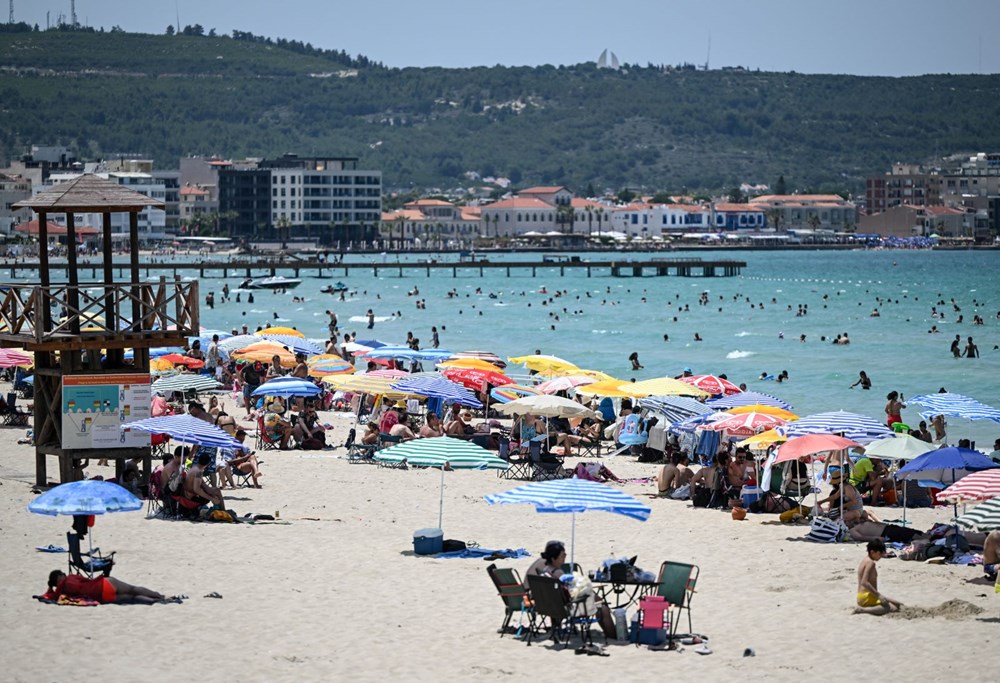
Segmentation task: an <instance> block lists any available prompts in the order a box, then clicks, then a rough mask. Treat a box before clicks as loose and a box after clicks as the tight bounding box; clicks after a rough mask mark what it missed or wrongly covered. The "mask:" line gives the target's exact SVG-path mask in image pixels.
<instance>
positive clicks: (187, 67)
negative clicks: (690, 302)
mask: <svg viewBox="0 0 1000 683" xmlns="http://www.w3.org/2000/svg"><path fill="white" fill-rule="evenodd" d="M244 38H245V36H244ZM414 49H418V48H417V47H415V48H414ZM372 52H377V46H373V48H372ZM33 143H34V144H68V145H70V146H72V147H73V148H75V149H76V150H77V151H78V153H79V155H80V156H81V157H82V158H87V159H92V158H100V157H103V156H107V155H110V154H115V153H141V154H144V155H147V156H149V157H152V158H154V159H155V160H156V164H157V166H158V167H164V168H170V167H176V165H177V159H178V158H179V157H181V156H185V155H192V154H220V155H223V156H226V157H234V158H235V157H240V156H271V155H277V154H281V153H284V152H289V151H294V152H298V153H299V154H302V155H308V154H323V155H348V156H358V157H360V158H361V159H362V163H363V164H364V165H365V166H368V167H372V168H381V169H382V170H383V172H384V182H385V184H386V186H387V187H399V186H407V185H410V184H415V185H418V186H428V185H440V186H454V185H457V184H460V183H462V182H464V181H462V180H461V179H462V174H463V173H464V172H466V171H476V172H478V173H480V174H482V175H484V176H486V175H506V176H509V177H511V178H512V179H513V180H514V181H515V182H522V183H532V184H535V183H544V184H549V183H556V184H565V185H568V186H571V187H574V188H577V189H578V190H582V189H583V188H585V187H586V185H587V184H588V183H593V185H594V186H595V187H597V188H602V187H611V188H620V187H623V186H626V185H628V186H631V187H644V188H647V189H669V190H674V191H676V190H681V189H682V188H686V189H689V190H696V189H702V188H707V189H719V188H725V187H730V186H732V185H733V184H735V183H738V182H744V181H746V182H765V183H773V182H774V181H775V179H776V178H777V177H778V175H779V174H783V175H784V176H785V178H786V179H787V180H788V183H789V188H799V189H806V188H809V189H813V190H837V189H851V190H859V189H860V188H861V187H863V179H864V177H865V176H867V175H869V174H873V173H881V172H883V171H884V170H886V169H887V168H888V166H889V165H890V164H891V163H892V162H894V161H920V162H925V161H931V160H933V159H935V158H936V157H938V156H940V155H945V154H951V153H955V152H975V151H996V150H1000V76H995V75H990V76H953V75H935V76H923V77H918V78H870V77H857V76H833V75H829V76H828V75H808V76H807V75H801V74H795V73H761V72H749V71H741V70H716V71H695V70H692V69H679V70H678V69H669V70H663V69H661V68H659V67H653V66H637V65H626V68H625V69H623V70H622V71H620V72H613V71H610V70H605V69H601V70H599V69H597V68H596V66H595V65H594V64H581V65H576V66H570V67H558V68H557V67H552V66H541V67H536V68H507V67H499V66H498V67H491V68H485V67H484V68H472V69H440V68H425V69H416V68H414V69H386V68H383V67H382V66H380V65H378V64H374V63H372V62H370V61H369V60H368V59H365V58H363V57H359V58H351V57H349V56H348V55H346V54H344V53H342V52H341V53H337V52H324V51H320V50H315V49H313V48H311V47H310V46H305V45H302V44H301V43H294V42H288V41H270V42H262V41H261V40H259V39H257V40H247V39H242V40H236V39H234V38H233V37H229V36H223V37H208V36H187V35H177V36H154V35H140V34H128V33H122V32H117V31H116V32H111V33H97V32H85V31H57V30H51V31H42V32H37V31H36V32H21V33H0V157H4V158H8V159H9V158H11V157H16V156H18V155H19V154H21V153H23V152H24V151H25V149H26V148H27V147H28V146H29V145H30V144H33ZM466 184H467V183H466Z"/></svg>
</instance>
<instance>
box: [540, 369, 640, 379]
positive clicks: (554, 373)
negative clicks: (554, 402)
mask: <svg viewBox="0 0 1000 683" xmlns="http://www.w3.org/2000/svg"><path fill="white" fill-rule="evenodd" d="M537 374H538V375H539V376H540V377H563V376H566V375H573V376H577V375H582V376H584V377H590V378H592V379H593V380H594V381H595V382H602V381H604V380H615V378H614V377H612V376H611V375H609V374H608V373H606V372H601V371H600V370H588V369H587V368H560V369H558V370H542V371H541V372H539V373H537ZM617 381H619V382H620V381H621V380H617Z"/></svg>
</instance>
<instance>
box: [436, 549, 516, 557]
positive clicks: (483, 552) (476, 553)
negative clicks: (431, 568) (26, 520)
mask: <svg viewBox="0 0 1000 683" xmlns="http://www.w3.org/2000/svg"><path fill="white" fill-rule="evenodd" d="M491 555H497V556H499V557H502V558H504V559H515V558H519V557H531V553H529V552H528V551H527V550H525V549H524V548H518V549H517V550H511V549H510V548H507V549H505V550H490V549H489V548H466V549H465V550H456V551H455V552H451V553H438V554H437V555H435V556H434V557H439V558H444V559H454V558H456V557H461V558H469V557H473V558H482V557H490V556H491Z"/></svg>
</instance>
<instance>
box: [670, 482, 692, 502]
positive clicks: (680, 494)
mask: <svg viewBox="0 0 1000 683" xmlns="http://www.w3.org/2000/svg"><path fill="white" fill-rule="evenodd" d="M690 496H691V484H684V485H683V486H678V487H677V488H676V489H674V492H673V493H671V494H670V497H671V498H672V499H674V500H687V499H688V498H689V497H690Z"/></svg>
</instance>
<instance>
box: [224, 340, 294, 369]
mask: <svg viewBox="0 0 1000 683" xmlns="http://www.w3.org/2000/svg"><path fill="white" fill-rule="evenodd" d="M231 355H232V357H233V358H235V359H236V360H238V361H258V360H259V361H260V362H261V363H270V362H271V359H272V358H274V357H275V356H277V357H278V364H279V365H280V366H281V367H283V368H294V367H295V366H296V365H297V364H298V363H297V362H296V360H295V354H293V353H292V352H291V351H289V350H288V349H286V348H285V347H284V346H281V345H280V344H277V343H276V342H269V341H262V342H257V343H256V344H251V345H250V346H247V347H245V348H243V349H239V350H237V351H233V352H232V354H231Z"/></svg>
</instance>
